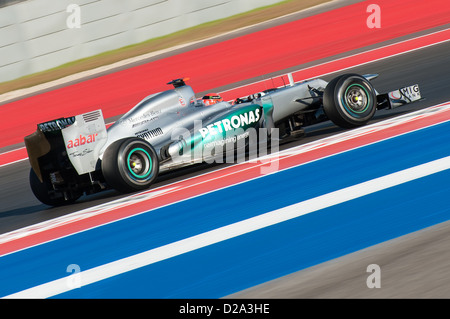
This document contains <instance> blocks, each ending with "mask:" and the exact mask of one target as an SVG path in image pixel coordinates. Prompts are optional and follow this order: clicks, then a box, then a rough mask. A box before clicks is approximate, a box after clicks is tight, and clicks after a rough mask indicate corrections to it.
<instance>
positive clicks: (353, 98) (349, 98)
mask: <svg viewBox="0 0 450 319" xmlns="http://www.w3.org/2000/svg"><path fill="white" fill-rule="evenodd" d="M343 102H344V103H343V105H344V106H345V108H346V110H347V111H349V112H350V113H356V114H362V113H364V112H366V111H367V109H368V107H369V105H370V103H369V102H370V97H369V93H368V92H367V90H366V88H364V87H363V86H362V85H360V84H352V85H350V86H349V87H348V88H347V89H346V90H345V93H344V101H343Z"/></svg>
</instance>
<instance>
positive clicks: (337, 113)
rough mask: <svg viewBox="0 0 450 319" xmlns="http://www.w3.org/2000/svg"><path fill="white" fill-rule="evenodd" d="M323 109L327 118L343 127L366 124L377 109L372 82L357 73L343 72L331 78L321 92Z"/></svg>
mask: <svg viewBox="0 0 450 319" xmlns="http://www.w3.org/2000/svg"><path fill="white" fill-rule="evenodd" d="M323 109H324V112H325V114H326V115H327V116H328V118H329V119H330V120H331V121H332V122H333V123H334V124H336V125H338V126H340V127H343V128H354V127H359V126H363V125H365V124H367V122H369V121H370V120H371V119H372V117H373V116H374V114H375V111H376V110H377V97H376V92H375V90H374V88H373V87H372V84H370V82H369V81H368V80H367V79H366V78H364V77H363V76H361V75H359V74H344V75H341V76H338V77H336V78H334V79H333V80H331V81H330V82H329V83H328V85H327V86H326V88H325V92H324V94H323Z"/></svg>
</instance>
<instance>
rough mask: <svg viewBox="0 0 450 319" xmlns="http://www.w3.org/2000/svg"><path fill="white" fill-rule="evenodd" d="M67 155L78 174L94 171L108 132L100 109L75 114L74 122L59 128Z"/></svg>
mask: <svg viewBox="0 0 450 319" xmlns="http://www.w3.org/2000/svg"><path fill="white" fill-rule="evenodd" d="M61 133H62V137H63V139H64V145H65V147H66V150H67V156H68V157H69V160H70V162H71V163H72V165H73V167H74V168H75V170H76V171H77V173H78V175H82V174H86V173H89V172H93V171H95V167H96V165H97V161H98V157H99V155H100V151H101V149H102V147H103V146H104V145H105V144H106V141H107V139H108V134H107V132H106V125H105V121H104V119H103V114H102V111H101V110H96V111H93V112H90V113H85V114H81V115H77V116H75V122H74V123H73V124H72V125H70V126H68V127H66V128H64V129H62V130H61Z"/></svg>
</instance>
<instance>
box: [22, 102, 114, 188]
mask: <svg viewBox="0 0 450 319" xmlns="http://www.w3.org/2000/svg"><path fill="white" fill-rule="evenodd" d="M24 140H25V146H26V149H27V153H28V158H29V161H30V164H31V167H32V168H33V170H34V172H35V173H36V175H37V177H38V178H39V179H40V181H41V182H42V181H43V179H42V172H41V166H42V165H45V164H46V163H47V162H50V161H51V162H59V161H60V157H61V156H60V155H62V156H63V157H65V156H67V158H68V159H69V160H70V162H71V164H72V165H73V167H74V168H75V170H76V171H77V173H78V174H79V175H82V174H86V173H89V172H92V171H95V168H96V164H97V160H98V157H99V154H100V151H101V149H102V147H103V146H104V145H105V143H106V141H107V132H106V126H105V121H104V119H103V114H102V111H101V110H96V111H93V112H89V113H85V114H81V115H77V116H72V117H68V118H59V119H56V120H52V121H48V122H44V123H40V124H38V125H37V130H36V131H35V132H34V133H33V134H30V135H28V136H26V137H25V139H24Z"/></svg>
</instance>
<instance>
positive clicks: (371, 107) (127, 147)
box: [25, 74, 421, 206]
mask: <svg viewBox="0 0 450 319" xmlns="http://www.w3.org/2000/svg"><path fill="white" fill-rule="evenodd" d="M376 77H377V75H376V74H371V75H364V76H361V75H358V74H345V75H341V76H338V77H336V78H334V79H333V80H331V81H330V82H328V83H327V82H326V81H324V80H322V79H313V80H307V81H302V82H297V83H294V81H293V80H292V75H291V74H288V78H289V84H288V85H285V86H283V87H278V88H273V89H269V90H266V91H263V92H258V93H255V94H253V95H250V96H247V97H240V98H237V99H236V100H234V101H223V100H222V99H221V97H220V96H219V95H218V94H208V95H206V96H204V97H203V98H202V99H197V98H196V97H195V94H194V91H193V90H192V88H191V87H190V86H189V85H187V84H186V83H185V81H186V79H176V80H173V81H171V82H169V83H167V84H169V85H171V86H173V88H172V89H169V90H167V91H163V92H160V93H156V94H152V95H150V96H147V97H146V98H144V99H143V100H142V101H141V102H139V103H138V104H137V105H136V106H135V107H133V108H132V109H131V110H130V111H129V112H128V113H126V114H124V115H123V116H122V117H121V118H120V119H119V120H117V121H116V122H115V123H114V124H113V125H112V126H110V127H109V128H108V129H106V125H105V121H104V119H103V115H102V111H101V110H96V111H93V112H89V113H85V114H81V115H76V116H71V117H66V118H59V119H55V120H52V121H48V122H45V123H40V124H38V125H37V130H36V132H34V133H33V134H31V135H29V136H26V137H25V145H26V148H27V152H28V156H29V161H30V164H31V171H30V185H31V189H32V191H33V193H34V195H35V196H36V197H37V198H38V199H39V200H40V201H41V202H42V203H44V204H47V205H51V206H58V205H64V204H68V203H71V202H73V201H75V200H77V199H78V198H79V197H80V196H82V195H83V194H86V195H87V194H92V193H96V192H99V191H102V190H105V189H115V190H118V191H120V192H133V191H140V190H144V189H147V188H149V187H150V185H152V183H153V182H154V181H155V179H156V178H157V176H158V174H160V173H162V172H166V171H169V170H172V169H177V168H181V167H185V166H187V165H192V164H194V163H199V162H208V163H209V162H211V160H212V159H218V158H223V154H225V153H226V151H227V150H230V149H232V150H236V149H246V150H247V151H248V149H249V146H251V145H255V144H257V143H261V140H262V139H264V138H261V133H258V132H266V133H265V134H266V136H265V138H266V143H267V140H269V139H276V140H277V141H283V140H288V139H292V138H299V137H301V136H302V135H303V132H304V131H303V127H305V126H307V125H311V124H315V123H318V122H322V121H326V120H331V121H332V122H333V123H334V124H336V125H338V126H340V127H343V128H354V127H358V126H362V125H365V124H367V123H368V122H369V121H370V119H371V118H372V117H373V116H374V113H375V112H376V110H377V109H383V108H395V107H398V106H401V105H404V104H406V103H411V102H413V101H417V100H419V99H421V95H420V91H419V86H418V85H412V86H408V87H404V88H401V89H398V90H394V91H391V92H388V93H379V92H377V91H376V90H375V89H374V88H373V86H372V84H371V82H370V80H372V79H374V78H376ZM224 150H225V151H224ZM222 152H223V153H222Z"/></svg>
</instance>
